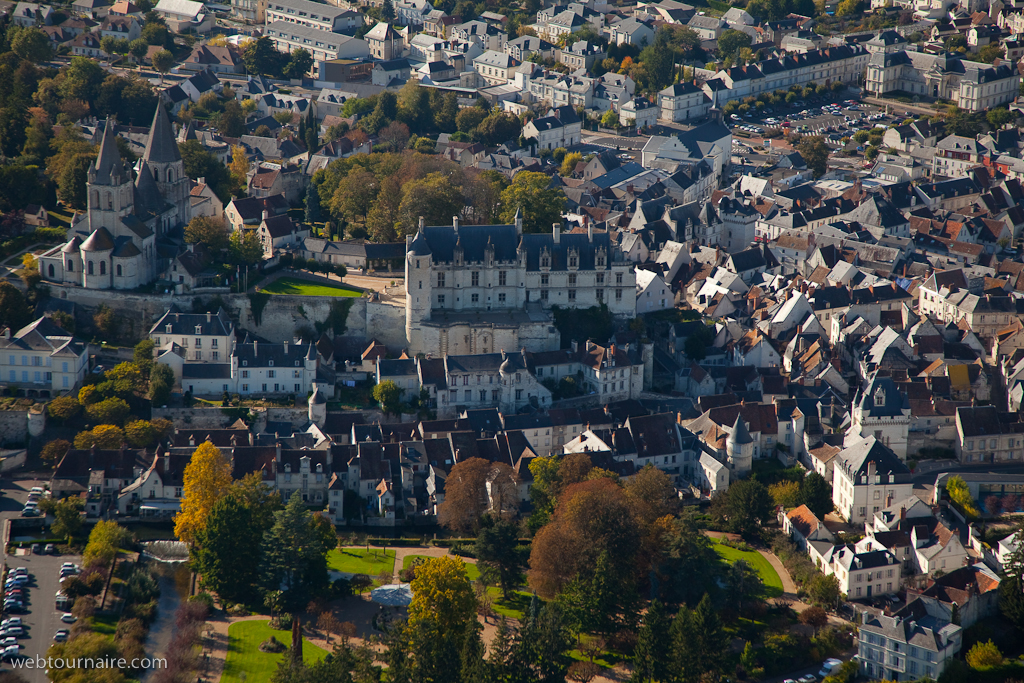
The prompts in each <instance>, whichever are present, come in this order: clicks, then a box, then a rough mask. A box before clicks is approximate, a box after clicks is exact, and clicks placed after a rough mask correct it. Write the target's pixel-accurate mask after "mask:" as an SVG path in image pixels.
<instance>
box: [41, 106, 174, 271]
mask: <svg viewBox="0 0 1024 683" xmlns="http://www.w3.org/2000/svg"><path fill="white" fill-rule="evenodd" d="M134 170H135V178H134V180H133V179H132V169H131V167H130V166H128V165H126V164H125V163H124V160H122V159H121V154H120V153H119V152H118V149H117V132H116V130H115V126H114V121H113V119H111V118H108V119H107V122H106V125H105V128H104V130H103V140H102V142H101V144H100V151H99V155H98V156H97V157H96V160H95V161H93V162H92V163H91V164H90V165H89V172H88V181H87V184H86V190H87V204H88V210H87V211H86V213H85V215H84V217H82V218H80V219H79V220H78V221H77V222H76V223H73V224H72V226H71V230H70V231H69V232H70V234H71V239H69V240H68V241H67V242H66V243H65V244H62V245H59V246H57V247H54V248H53V249H50V250H49V251H47V252H45V253H44V254H42V255H41V256H40V257H39V273H40V275H42V277H43V280H45V281H48V282H55V283H63V284H66V285H78V286H80V287H85V288H86V289H134V288H136V287H139V286H141V285H145V284H149V283H150V282H153V281H154V280H155V279H156V278H157V277H158V275H159V274H160V272H161V271H162V270H163V266H162V258H161V255H160V252H161V247H163V248H164V250H165V257H170V256H173V254H174V253H176V252H177V248H176V247H177V244H178V243H180V241H181V237H180V228H181V227H182V226H184V225H185V224H186V223H188V222H189V220H190V219H191V217H192V215H191V214H192V208H191V201H190V199H189V192H190V187H189V179H188V177H187V176H186V175H185V168H184V163H183V162H182V159H181V154H180V153H179V152H178V145H177V143H176V142H175V140H174V131H173V128H172V127H171V122H170V119H168V118H167V113H166V112H165V111H164V108H163V107H162V106H157V108H156V113H155V114H154V116H153V124H152V126H151V127H150V133H149V141H148V143H147V144H146V151H145V153H144V154H143V156H142V158H141V159H140V160H139V161H138V162H137V163H136V165H135V169H134Z"/></svg>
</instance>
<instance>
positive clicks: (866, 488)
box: [832, 435, 914, 525]
mask: <svg viewBox="0 0 1024 683" xmlns="http://www.w3.org/2000/svg"><path fill="white" fill-rule="evenodd" d="M832 470H833V473H832V502H833V503H835V506H836V509H837V510H839V513H840V514H841V515H842V516H843V517H844V518H845V519H846V520H847V521H848V522H849V523H851V524H858V525H859V524H863V523H864V522H866V521H867V520H868V519H870V518H871V517H872V516H873V515H874V514H875V513H876V512H878V511H879V510H881V509H882V508H887V507H889V506H891V505H892V504H893V502H894V501H897V500H904V499H906V498H909V497H910V496H911V495H912V494H913V492H914V484H913V482H912V481H911V478H910V470H909V469H908V468H907V466H906V464H904V462H903V461H902V460H901V459H900V458H899V457H898V456H897V455H896V454H895V453H893V452H892V450H891V449H889V448H888V447H887V446H885V445H884V444H883V443H882V442H881V441H879V440H878V439H876V438H875V436H874V435H869V436H865V437H863V438H862V439H860V440H859V441H857V442H855V443H853V444H850V445H848V446H847V447H846V448H844V449H843V450H842V451H840V453H839V455H837V456H836V457H835V459H834V461H833V466H832Z"/></svg>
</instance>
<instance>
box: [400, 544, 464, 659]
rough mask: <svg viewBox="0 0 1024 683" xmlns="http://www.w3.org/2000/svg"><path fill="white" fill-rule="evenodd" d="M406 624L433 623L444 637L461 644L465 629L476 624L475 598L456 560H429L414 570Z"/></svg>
mask: <svg viewBox="0 0 1024 683" xmlns="http://www.w3.org/2000/svg"><path fill="white" fill-rule="evenodd" d="M412 594H413V597H412V603H410V604H409V624H410V625H415V624H416V623H417V622H422V621H424V620H427V619H429V620H431V621H433V622H434V623H435V624H436V626H437V629H438V630H439V632H440V633H441V634H444V637H446V638H447V637H450V638H454V639H456V642H459V643H461V642H462V639H463V636H464V634H465V632H466V628H467V627H468V626H469V625H470V624H471V623H473V622H474V621H475V620H476V597H475V596H474V595H473V587H472V586H471V585H470V583H469V578H468V577H467V576H466V564H465V562H463V561H462V559H461V558H459V557H454V556H452V555H445V556H443V557H431V558H428V559H427V560H425V561H424V562H423V563H422V564H420V565H419V566H418V567H416V578H415V579H413V580H412Z"/></svg>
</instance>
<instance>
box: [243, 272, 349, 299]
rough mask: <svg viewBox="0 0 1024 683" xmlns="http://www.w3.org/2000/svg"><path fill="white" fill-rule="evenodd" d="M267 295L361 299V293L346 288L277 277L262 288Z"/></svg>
mask: <svg viewBox="0 0 1024 683" xmlns="http://www.w3.org/2000/svg"><path fill="white" fill-rule="evenodd" d="M262 291H264V292H266V293H267V294H290V295H292V296H348V297H355V298H358V297H361V296H362V295H363V293H362V292H359V291H356V290H354V289H349V288H348V287H340V286H337V285H327V284H321V283H319V282H311V281H309V280H300V279H298V278H294V277H279V278H277V279H276V280H274V281H273V282H271V283H270V284H269V285H267V286H266V287H264V288H263V290H262Z"/></svg>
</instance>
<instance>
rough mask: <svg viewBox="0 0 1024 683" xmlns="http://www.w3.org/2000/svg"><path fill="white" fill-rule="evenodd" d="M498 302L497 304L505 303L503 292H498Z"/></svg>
mask: <svg viewBox="0 0 1024 683" xmlns="http://www.w3.org/2000/svg"><path fill="white" fill-rule="evenodd" d="M498 303H499V304H503V303H505V292H500V293H499V294H498Z"/></svg>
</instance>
